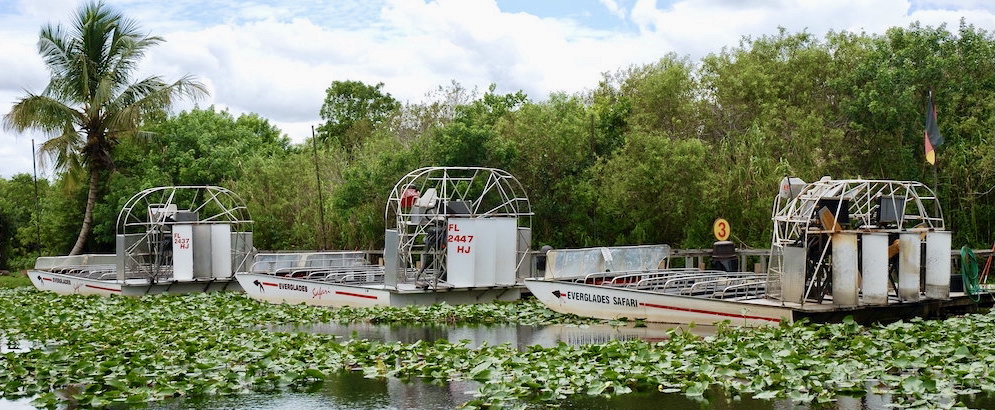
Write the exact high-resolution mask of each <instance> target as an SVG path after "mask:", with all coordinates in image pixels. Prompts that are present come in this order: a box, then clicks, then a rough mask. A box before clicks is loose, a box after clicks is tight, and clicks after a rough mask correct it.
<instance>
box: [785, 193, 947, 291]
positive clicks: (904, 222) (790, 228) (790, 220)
mask: <svg viewBox="0 0 995 410" xmlns="http://www.w3.org/2000/svg"><path fill="white" fill-rule="evenodd" d="M889 199H890V200H892V201H893V202H892V204H893V205H892V210H894V212H895V213H894V218H893V219H894V220H889V221H888V223H886V224H882V223H879V220H880V219H881V213H882V209H881V207H882V206H881V201H882V200H889ZM823 200H828V201H834V202H835V205H836V209H830V211H831V212H832V215H833V222H834V223H837V224H838V223H840V222H841V221H840V219H841V218H840V215H841V213H842V212H843V211H844V210H843V209H842V207H843V204H847V209H846V210H845V212H846V215H847V217H848V219H849V220H850V221H849V222H848V223H847V222H844V223H846V224H848V225H849V229H851V230H856V231H861V232H887V233H900V232H906V231H910V230H914V229H915V230H945V229H946V227H945V224H944V221H943V211H942V209H941V207H940V202H939V200H938V199H937V197H936V194H935V193H934V192H933V190H932V189H930V188H929V187H928V186H926V185H925V184H922V183H921V182H917V181H895V180H868V179H844V180H834V179H830V178H829V177H824V178H822V179H821V180H819V181H815V182H812V183H809V184H807V185H805V186H804V187H803V188H802V189H801V190H800V191H799V192H798V194H797V195H795V196H793V197H785V196H782V195H778V196H776V198H775V200H774V205H773V210H772V211H771V221H772V222H773V225H774V231H773V234H772V238H771V246H770V263H769V265H768V271H767V273H768V283H769V285H768V294H767V296H768V297H770V298H773V299H779V300H780V299H781V291H780V290H781V288H780V283H781V277H782V275H783V274H784V271H783V268H782V267H783V266H784V259H783V258H784V252H783V251H784V248H785V247H786V246H799V245H800V246H802V247H804V248H805V250H806V252H809V251H810V249H809V247H810V244H812V243H814V242H812V241H810V239H813V238H815V237H817V236H822V237H824V239H823V240H822V241H821V243H822V245H821V248H822V249H817V250H816V251H817V252H819V256H818V258H817V259H816V260H814V262H815V266H814V267H813V270H812V272H814V273H813V276H814V275H815V274H817V273H818V272H819V270H820V269H827V268H830V267H831V265H832V264H831V261H830V260H829V259H830V255H829V252H828V251H829V249H830V248H831V246H832V243H831V240H829V239H828V235H827V230H826V227H824V226H821V225H822V222H820V220H819V218H818V212H819V210H820V209H821V208H822V207H820V206H819V205H820V201H823ZM822 203H823V204H826V202H822ZM829 203H833V202H829ZM899 203H900V204H901V207H902V209H898V207H899V206H898V205H895V204H899ZM889 219H891V218H889ZM813 280H814V278H810V277H808V276H807V277H806V283H805V289H806V290H805V293H804V295H803V297H802V303H805V301H806V300H808V299H809V298H810V296H812V295H810V293H811V292H812V288H813V286H812V281H813Z"/></svg>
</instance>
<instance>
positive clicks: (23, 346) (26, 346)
mask: <svg viewBox="0 0 995 410" xmlns="http://www.w3.org/2000/svg"><path fill="white" fill-rule="evenodd" d="M35 347H37V346H36V345H35V343H33V342H29V341H26V340H7V339H6V338H3V337H0V354H4V353H25V352H28V351H30V350H31V349H34V348H35Z"/></svg>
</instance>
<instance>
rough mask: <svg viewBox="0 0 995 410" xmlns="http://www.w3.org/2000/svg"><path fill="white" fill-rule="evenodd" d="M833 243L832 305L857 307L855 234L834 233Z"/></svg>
mask: <svg viewBox="0 0 995 410" xmlns="http://www.w3.org/2000/svg"><path fill="white" fill-rule="evenodd" d="M832 241H833V304H834V305H837V306H856V305H857V302H858V300H857V234H856V233H853V232H840V233H834V234H833V236H832Z"/></svg>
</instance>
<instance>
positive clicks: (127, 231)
mask: <svg viewBox="0 0 995 410" xmlns="http://www.w3.org/2000/svg"><path fill="white" fill-rule="evenodd" d="M251 225H252V220H251V219H250V217H249V213H248V210H247V208H246V207H245V205H244V204H243V202H242V200H241V199H240V198H239V197H238V196H237V195H235V194H234V193H233V192H231V191H229V190H227V189H225V188H221V187H216V186H169V187H158V188H150V189H146V190H144V191H142V192H139V193H138V194H135V196H133V197H132V198H131V199H129V200H128V202H127V203H126V204H125V206H124V207H123V208H122V210H121V213H120V214H119V215H118V220H117V233H116V235H115V236H116V242H117V244H116V246H117V252H116V258H117V276H118V277H117V279H118V280H125V279H135V278H142V279H148V280H149V281H150V282H156V281H159V280H164V279H171V280H174V281H179V282H188V281H194V280H210V279H227V278H231V277H232V275H233V273H234V272H235V271H236V270H240V269H241V270H244V269H245V268H246V266H245V265H246V264H247V263H248V261H250V260H251V259H252V258H251V256H252V254H253V252H254V250H253V247H252V230H251Z"/></svg>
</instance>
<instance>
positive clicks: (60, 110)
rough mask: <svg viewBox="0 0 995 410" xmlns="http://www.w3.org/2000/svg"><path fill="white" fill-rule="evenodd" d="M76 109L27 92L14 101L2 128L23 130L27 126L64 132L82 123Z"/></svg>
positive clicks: (43, 130)
mask: <svg viewBox="0 0 995 410" xmlns="http://www.w3.org/2000/svg"><path fill="white" fill-rule="evenodd" d="M82 119H83V118H82V116H81V115H80V113H79V112H78V111H76V110H75V109H73V108H72V107H70V106H68V105H66V104H65V103H63V102H62V101H59V100H57V99H54V98H51V97H48V96H45V95H36V94H31V93H28V96H27V97H24V98H21V99H20V100H19V101H17V102H16V103H14V106H13V107H11V109H10V112H9V113H7V115H4V117H3V123H4V128H6V129H10V130H16V131H17V132H23V131H24V130H26V129H28V128H34V129H38V130H41V131H42V132H45V133H49V134H52V133H56V132H64V130H65V129H66V128H67V127H68V128H75V125H77V124H81V123H82Z"/></svg>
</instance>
